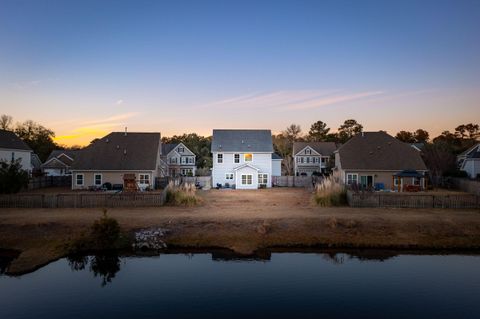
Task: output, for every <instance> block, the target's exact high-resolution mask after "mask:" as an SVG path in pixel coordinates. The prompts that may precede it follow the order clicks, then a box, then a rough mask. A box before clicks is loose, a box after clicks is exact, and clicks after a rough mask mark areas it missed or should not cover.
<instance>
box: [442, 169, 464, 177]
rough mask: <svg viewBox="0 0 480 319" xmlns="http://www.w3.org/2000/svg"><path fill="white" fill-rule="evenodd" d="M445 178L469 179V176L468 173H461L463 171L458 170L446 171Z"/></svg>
mask: <svg viewBox="0 0 480 319" xmlns="http://www.w3.org/2000/svg"><path fill="white" fill-rule="evenodd" d="M443 176H445V177H462V178H465V177H468V174H467V172H465V171H461V170H458V169H455V170H449V171H446V172H445V173H444V174H443Z"/></svg>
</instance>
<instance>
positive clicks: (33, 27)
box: [0, 0, 480, 144]
mask: <svg viewBox="0 0 480 319" xmlns="http://www.w3.org/2000/svg"><path fill="white" fill-rule="evenodd" d="M0 96H1V97H0V108H1V112H0V113H7V114H10V115H12V116H14V118H15V119H16V120H18V121H23V120H25V119H33V120H35V121H38V122H41V123H43V124H45V125H46V126H49V127H51V128H52V129H54V130H55V131H56V132H57V135H58V136H59V137H60V139H59V140H60V141H61V142H63V143H67V144H75V143H85V142H88V140H90V139H92V138H93V137H96V136H101V135H103V134H105V133H106V132H108V131H111V130H123V127H124V126H128V127H129V130H130V131H160V132H162V134H163V135H172V134H181V133H184V132H192V131H195V132H198V133H200V134H206V135H208V134H209V133H210V132H211V129H212V128H228V127H238V128H240V127H242V128H271V129H272V130H273V131H275V132H278V131H280V130H282V129H283V128H284V127H286V126H287V125H288V124H290V123H297V124H300V125H301V126H302V128H303V129H304V130H305V131H307V130H308V128H309V126H310V124H311V123H312V122H314V121H316V120H323V121H325V122H327V124H329V125H330V126H331V127H332V128H334V129H335V128H337V127H338V126H339V125H340V124H341V122H343V120H345V119H347V118H352V117H353V118H355V119H357V120H358V121H359V122H361V123H362V124H364V126H365V128H366V129H367V130H379V129H385V130H388V131H389V132H390V133H392V134H394V133H396V132H397V131H398V130H400V129H409V130H414V129H416V128H420V127H421V128H425V129H427V130H430V131H431V132H432V134H438V133H440V132H441V131H442V130H444V129H450V130H452V129H453V128H454V127H455V126H456V125H458V124H461V123H465V122H480V112H479V109H480V1H170V2H167V1H41V0H36V1H19V0H16V1H5V0H1V1H0Z"/></svg>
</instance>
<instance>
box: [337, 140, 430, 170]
mask: <svg viewBox="0 0 480 319" xmlns="http://www.w3.org/2000/svg"><path fill="white" fill-rule="evenodd" d="M337 152H338V154H339V156H340V165H341V168H342V169H361V170H373V171H375V170H398V171H401V170H427V167H426V166H425V163H424V162H423V160H422V157H421V156H420V152H418V151H417V150H415V149H414V148H413V147H411V146H410V145H409V144H407V143H403V142H401V141H399V140H397V139H396V138H394V137H393V136H390V135H388V134H387V133H386V132H382V131H380V132H364V133H363V134H357V135H355V136H354V137H352V138H351V139H350V140H349V141H348V142H347V143H345V144H344V145H343V146H342V147H340V148H339V149H338V151H337Z"/></svg>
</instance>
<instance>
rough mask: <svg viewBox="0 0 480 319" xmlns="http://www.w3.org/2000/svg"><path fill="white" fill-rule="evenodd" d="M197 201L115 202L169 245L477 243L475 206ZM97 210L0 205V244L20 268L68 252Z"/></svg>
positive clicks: (270, 198) (218, 195)
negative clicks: (162, 231) (162, 232)
mask: <svg viewBox="0 0 480 319" xmlns="http://www.w3.org/2000/svg"><path fill="white" fill-rule="evenodd" d="M199 195H200V196H201V198H202V200H203V203H202V204H201V205H200V206H197V207H160V208H128V209H127V208H117V209H109V211H108V214H109V215H110V216H111V217H114V218H116V219H117V220H118V221H119V223H120V225H121V226H122V228H123V229H124V230H126V231H133V230H137V229H141V228H149V227H164V228H168V229H169V230H170V233H169V235H168V237H167V244H169V245H170V246H177V247H192V248H193V247H195V248H198V247H222V248H230V249H234V250H235V251H237V252H241V253H250V252H252V251H253V250H255V249H258V248H268V247H307V246H322V247H362V248H367V247H369V248H372V247H376V248H409V249H412V248H414V249H479V248H480V210H442V209H417V210H413V209H384V208H382V209H380V208H376V209H371V208H349V207H340V208H320V207H316V206H314V205H313V204H312V202H311V193H309V192H308V191H306V190H304V189H293V188H275V189H268V190H254V191H238V190H237V191H235V190H211V191H200V192H199ZM101 214H102V213H101V210H100V209H1V210H0V248H10V249H18V250H21V251H22V253H21V254H20V256H19V258H18V259H16V260H15V261H14V262H13V263H12V265H11V266H10V268H9V271H10V272H12V273H18V272H25V271H28V270H30V269H32V268H34V267H36V266H39V265H42V264H45V263H48V262H49V261H51V260H53V259H55V258H58V257H61V256H63V255H64V254H65V248H64V247H65V244H66V243H68V242H69V241H70V240H71V239H72V238H75V237H76V236H78V234H79V233H80V232H82V231H84V230H86V229H88V227H89V226H90V225H91V224H92V223H93V221H94V220H95V219H97V218H99V217H100V216H101Z"/></svg>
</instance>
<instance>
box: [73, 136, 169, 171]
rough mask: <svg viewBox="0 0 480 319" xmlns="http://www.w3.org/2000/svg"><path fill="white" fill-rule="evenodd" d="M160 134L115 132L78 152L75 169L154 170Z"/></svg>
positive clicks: (74, 163)
mask: <svg viewBox="0 0 480 319" xmlns="http://www.w3.org/2000/svg"><path fill="white" fill-rule="evenodd" d="M159 147H160V133H128V134H127V135H125V133H124V132H113V133H110V134H108V135H107V136H105V137H103V138H101V139H100V140H98V141H96V142H95V143H93V144H91V145H89V146H88V147H86V148H84V149H82V150H81V151H80V152H78V153H77V156H76V158H75V161H74V162H73V164H72V170H121V171H122V170H155V169H156V165H157V155H158V151H159Z"/></svg>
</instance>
